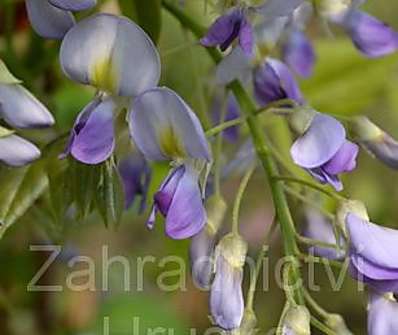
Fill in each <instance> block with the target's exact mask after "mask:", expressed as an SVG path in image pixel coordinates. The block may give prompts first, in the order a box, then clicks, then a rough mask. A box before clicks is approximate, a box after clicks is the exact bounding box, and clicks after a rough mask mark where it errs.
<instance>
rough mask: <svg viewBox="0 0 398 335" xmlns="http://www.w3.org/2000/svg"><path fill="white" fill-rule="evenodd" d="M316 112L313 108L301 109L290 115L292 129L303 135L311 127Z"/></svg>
mask: <svg viewBox="0 0 398 335" xmlns="http://www.w3.org/2000/svg"><path fill="white" fill-rule="evenodd" d="M315 115H316V111H314V110H313V109H311V108H306V107H303V108H300V109H298V110H297V111H295V112H293V113H291V114H289V124H290V127H291V128H292V129H293V130H294V131H295V132H296V133H297V134H298V135H300V136H301V135H303V134H304V133H305V132H306V131H307V130H308V128H309V127H310V125H311V123H312V121H313V120H314V117H315Z"/></svg>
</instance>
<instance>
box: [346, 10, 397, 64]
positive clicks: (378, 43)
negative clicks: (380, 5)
mask: <svg viewBox="0 0 398 335" xmlns="http://www.w3.org/2000/svg"><path fill="white" fill-rule="evenodd" d="M344 26H345V28H346V29H347V32H348V34H349V35H350V37H351V39H352V41H353V43H354V44H355V46H356V47H357V48H358V49H359V50H360V51H361V52H362V53H364V54H365V55H366V56H368V57H381V56H384V55H387V54H390V53H393V52H395V51H396V50H397V47H398V34H397V32H395V31H394V30H393V29H392V28H391V27H390V26H388V25H387V24H385V23H383V22H381V21H379V20H378V19H376V18H375V17H373V16H370V15H368V14H366V13H364V12H361V11H359V10H352V11H351V12H350V13H349V14H348V15H347V17H346V19H345V23H344Z"/></svg>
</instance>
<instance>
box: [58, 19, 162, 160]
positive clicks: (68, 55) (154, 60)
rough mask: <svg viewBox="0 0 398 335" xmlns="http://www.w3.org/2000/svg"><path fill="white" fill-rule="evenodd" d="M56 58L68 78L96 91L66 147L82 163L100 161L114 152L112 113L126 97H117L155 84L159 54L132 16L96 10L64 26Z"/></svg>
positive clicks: (138, 91) (133, 94)
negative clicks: (91, 14)
mask: <svg viewBox="0 0 398 335" xmlns="http://www.w3.org/2000/svg"><path fill="white" fill-rule="evenodd" d="M60 61H61V67H62V69H63V71H64V73H65V74H66V75H67V76H68V77H69V78H70V79H72V80H74V81H76V82H79V83H82V84H87V85H92V86H94V87H95V88H97V89H98V90H99V91H100V92H101V93H100V94H98V96H97V97H96V98H95V99H94V100H93V101H92V102H91V103H90V104H89V105H88V106H87V107H86V108H85V109H84V110H83V111H82V112H81V113H80V114H79V116H78V117H77V119H76V122H75V125H74V127H73V129H72V132H71V137H70V141H69V144H68V147H67V148H66V152H65V153H66V154H68V153H71V154H72V156H73V157H74V158H75V159H77V160H79V161H81V162H83V163H86V164H99V163H101V162H103V161H105V160H106V159H108V158H109V157H110V156H111V155H112V153H113V149H114V146H115V138H114V137H115V136H114V127H113V119H114V117H115V116H116V114H117V113H118V112H119V111H120V110H121V109H123V108H124V107H125V106H124V105H123V103H124V104H125V101H126V99H124V100H123V99H121V98H120V97H126V98H134V97H136V96H137V95H139V94H140V93H142V92H144V91H146V90H148V89H150V88H152V87H156V86H157V84H158V81H159V77H160V60H159V54H158V52H157V50H156V48H155V46H154V44H153V42H152V41H151V39H150V38H149V36H148V35H147V34H146V33H145V32H144V31H143V30H142V29H141V28H140V27H139V26H138V25H136V24H135V23H133V22H132V21H130V20H128V19H127V18H123V17H117V16H114V15H110V14H98V15H94V16H91V17H89V18H87V19H84V20H82V21H80V22H79V23H78V24H76V25H75V26H74V27H73V28H72V29H70V30H69V31H68V33H67V34H66V36H65V38H64V40H63V42H62V45H61V54H60ZM132 61H133V62H134V66H131V62H132Z"/></svg>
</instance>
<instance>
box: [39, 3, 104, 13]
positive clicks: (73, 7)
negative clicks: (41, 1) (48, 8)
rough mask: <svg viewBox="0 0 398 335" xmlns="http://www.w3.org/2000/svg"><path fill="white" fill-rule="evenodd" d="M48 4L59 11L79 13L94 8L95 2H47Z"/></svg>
mask: <svg viewBox="0 0 398 335" xmlns="http://www.w3.org/2000/svg"><path fill="white" fill-rule="evenodd" d="M47 1H48V2H49V3H50V4H52V5H53V6H55V7H58V8H59V9H63V10H70V11H81V10H86V9H90V8H92V7H94V6H95V5H96V4H97V0H47Z"/></svg>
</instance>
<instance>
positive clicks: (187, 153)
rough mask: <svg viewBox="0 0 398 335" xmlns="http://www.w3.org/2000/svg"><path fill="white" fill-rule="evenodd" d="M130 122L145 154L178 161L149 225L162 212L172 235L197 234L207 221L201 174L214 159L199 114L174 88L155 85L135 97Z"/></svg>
mask: <svg viewBox="0 0 398 335" xmlns="http://www.w3.org/2000/svg"><path fill="white" fill-rule="evenodd" d="M129 125H130V133H131V136H132V138H133V140H134V142H135V144H136V146H137V148H138V149H139V150H140V151H141V152H142V153H143V154H144V156H145V158H146V159H148V160H152V161H162V160H170V161H173V162H174V164H175V167H174V168H173V169H172V170H171V171H170V173H169V175H168V176H167V178H166V179H165V181H164V182H163V183H162V185H161V186H160V188H159V190H158V192H157V193H156V194H155V197H154V201H155V203H154V206H153V211H152V214H151V216H150V218H149V221H148V226H149V227H152V226H153V225H154V222H155V216H156V213H157V212H160V213H161V214H162V215H163V216H164V217H165V218H166V234H167V235H168V236H170V237H172V238H174V239H184V238H188V237H191V236H194V235H196V234H197V233H198V232H200V231H201V230H202V229H203V227H204V225H205V223H206V212H205V209H204V207H203V201H202V193H201V189H200V186H199V174H200V172H201V170H202V168H203V166H204V163H205V162H209V161H210V160H211V154H210V149H209V145H208V143H207V141H206V137H205V134H204V132H203V129H202V127H201V125H200V122H199V120H198V118H197V117H196V115H195V114H194V112H193V111H192V110H191V108H190V107H189V106H188V105H187V104H186V103H185V102H184V100H182V98H181V97H179V96H178V95H177V94H176V93H175V92H173V91H172V90H170V89H168V88H154V89H151V90H148V91H146V92H144V93H142V94H141V95H140V96H138V97H137V98H136V99H135V100H134V102H133V105H132V108H131V111H130V114H129Z"/></svg>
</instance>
